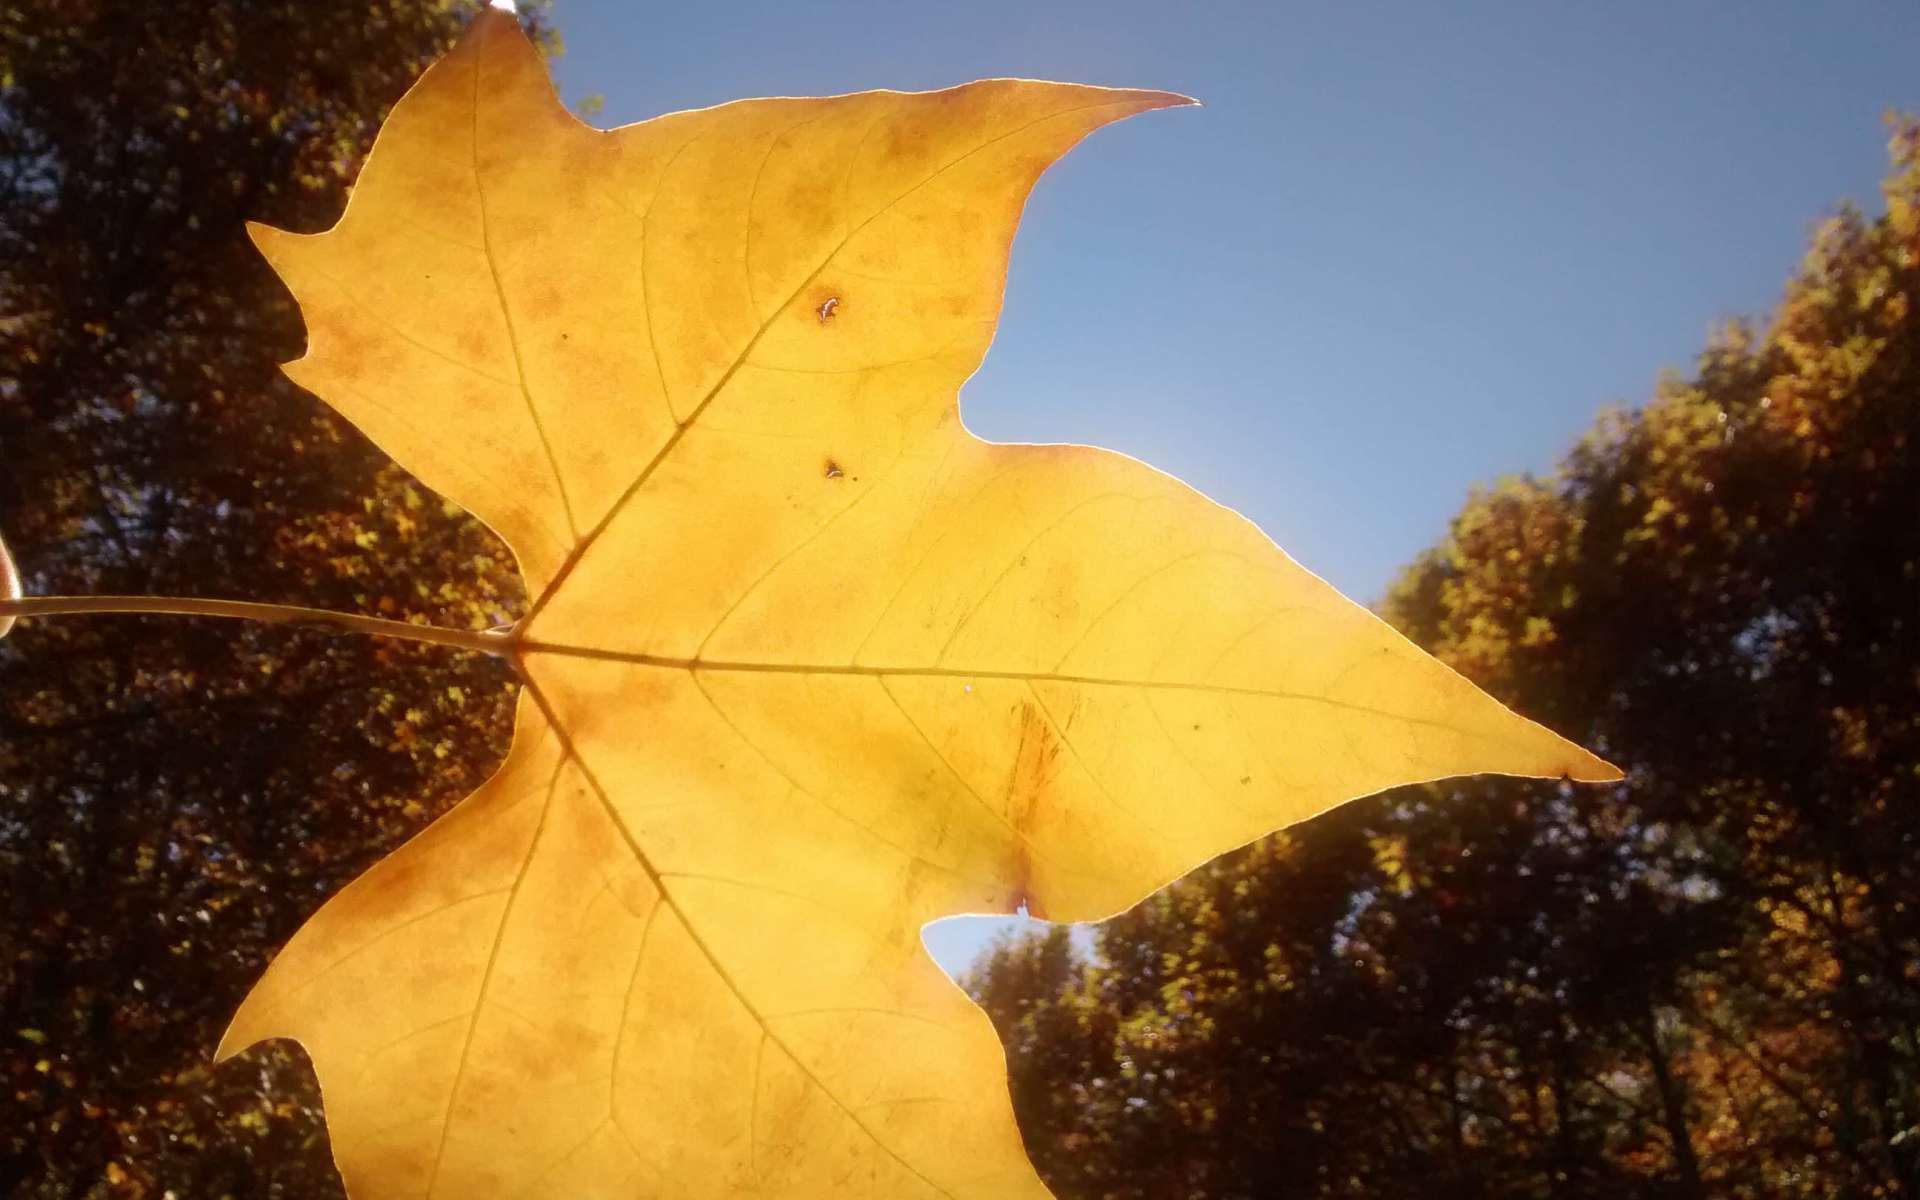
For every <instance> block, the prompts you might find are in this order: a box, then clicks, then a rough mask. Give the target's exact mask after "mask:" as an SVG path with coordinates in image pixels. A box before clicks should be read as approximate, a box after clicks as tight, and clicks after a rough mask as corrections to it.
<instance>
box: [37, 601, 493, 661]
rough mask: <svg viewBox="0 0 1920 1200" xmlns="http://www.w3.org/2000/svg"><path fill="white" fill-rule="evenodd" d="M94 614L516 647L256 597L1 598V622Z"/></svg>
mask: <svg viewBox="0 0 1920 1200" xmlns="http://www.w3.org/2000/svg"><path fill="white" fill-rule="evenodd" d="M91 613H166V614H170V615H173V616H183V617H230V618H236V619H239V620H245V621H264V622H266V623H267V624H269V625H294V626H299V627H302V628H306V629H324V630H327V631H329V632H333V633H357V634H361V635H363V636H366V637H389V638H399V639H401V640H404V641H409V642H429V643H431V644H433V645H436V646H452V647H454V648H455V649H457V650H471V651H475V652H477V653H480V654H493V655H498V656H501V657H505V656H507V655H508V654H509V653H510V652H511V651H512V649H513V641H514V638H513V630H512V629H450V628H448V627H446V626H444V625H415V624H412V623H411V622H408V621H389V620H386V619H384V618H381V617H363V616H360V615H359V614H357V613H343V612H334V611H333V610H331V609H326V608H303V607H301V606H299V605H294V604H260V603H256V602H254V601H251V600H206V599H200V598H198V597H193V596H29V597H25V598H21V599H14V598H8V597H4V596H0V625H4V624H11V619H12V618H14V617H58V616H75V615H84V614H91Z"/></svg>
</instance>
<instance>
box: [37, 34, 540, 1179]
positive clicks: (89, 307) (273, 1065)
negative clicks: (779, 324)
mask: <svg viewBox="0 0 1920 1200" xmlns="http://www.w3.org/2000/svg"><path fill="white" fill-rule="evenodd" d="M471 12H472V6H468V5H463V4H452V5H449V4H445V3H439V2H435V0H387V2H383V3H380V4H376V5H371V6H367V5H360V6H339V5H314V4H304V3H292V2H279V0H271V2H268V0H244V2H242V0H221V2H216V3H191V4H188V3H174V2H168V3H148V2H142V3H132V2H130V0H28V2H25V3H16V4H12V5H9V6H8V7H7V8H6V9H5V11H4V12H0V447H4V462H5V465H4V468H0V529H3V530H4V531H5V535H6V537H7V540H8V542H9V543H10V544H11V545H12V546H13V547H14V549H15V551H16V553H17V555H18V558H19V561H20V566H21V569H22V571H23V573H24V574H25V576H26V579H27V584H28V587H29V589H30V590H31V591H33V592H37V593H46V594H57V593H92V592H143V593H152V594H186V595H225V596H239V597H249V598H258V599H277V600H287V601H294V600H299V601H302V602H305V603H311V604H318V605H323V606H329V607H334V608H340V609H349V610H359V611H365V612H368V613H370V614H375V615H383V616H390V617H403V618H405V617H422V618H427V619H431V620H433V621H435V622H438V623H441V624H452V625H459V626H469V625H485V624H490V623H492V622H494V621H497V620H499V619H501V618H502V617H503V616H505V615H506V614H508V613H510V612H511V611H512V609H513V607H514V605H516V604H517V603H518V602H519V591H518V587H519V585H518V582H517V580H516V579H515V577H514V575H513V572H512V562H511V559H510V558H509V557H508V556H507V555H506V554H505V552H504V550H503V549H502V548H501V547H500V546H499V544H498V543H497V542H496V541H495V540H494V539H493V538H492V536H491V535H490V534H488V533H487V532H486V531H485V530H484V529H483V528H481V527H480V526H479V525H478V523H477V522H474V521H472V520H471V519H469V518H467V517H466V516H465V515H464V514H461V513H459V512H457V511H455V510H451V509H448V508H445V507H443V506H442V504H441V503H440V502H439V501H438V500H437V499H435V498H433V497H431V496H430V495H428V494H426V493H424V492H422V491H421V490H420V489H419V488H418V487H417V486H416V485H413V484H411V483H410V482H409V481H408V480H407V478H406V477H405V476H404V475H403V474H401V473H399V472H398V471H396V470H395V469H394V468H392V467H391V466H390V465H389V464H387V463H386V461H385V459H384V458H383V456H381V455H379V454H377V453H375V452H374V451H373V450H372V449H371V448H370V447H369V446H368V445H367V444H366V443H365V442H364V441H363V440H362V439H361V438H360V437H359V436H358V435H357V434H355V433H353V432H352V431H351V430H350V429H348V428H347V427H346V426H345V425H344V423H342V422H340V421H339V420H337V419H336V418H334V417H332V416H331V415H330V414H328V413H327V412H326V411H325V410H324V408H323V406H321V405H318V404H316V403H315V402H314V401H313V400H312V399H311V398H310V397H308V396H306V395H304V394H302V393H300V392H299V391H298V390H297V389H295V388H294V387H292V386H291V385H290V384H288V383H287V382H286V381H285V380H284V378H283V377H282V376H281V374H280V372H279V370H278V369H277V367H276V366H275V363H276V362H278V361H280V360H284V359H288V358H292V357H295V356H296V355H298V353H299V351H300V347H301V343H302V330H301V326H300V321H299V318H298V315H297V313H296V312H295V310H294V307H293V305H292V303H291V300H290V299H289V297H288V296H287V294H286V292H285V290H284V289H283V288H282V287H281V285H280V284H279V283H278V281H277V280H275V278H274V277H273V275H272V272H271V271H270V270H269V269H268V268H267V266H266V265H265V264H264V263H263V262H261V261H260V259H259V256H258V254H257V253H256V252H255V251H254V249H253V248H252V247H251V246H250V245H248V244H247V242H246V238H245V235H244V233H243V223H244V221H245V220H247V219H249V218H264V219H269V220H272V221H274V222H276V223H279V224H281V225H284V226H287V227H290V228H295V229H319V228H323V227H325V226H326V225H328V224H330V223H331V222H332V221H333V220H334V218H335V217H336V216H337V215H338V213H339V211H340V208H341V205H342V203H343V201H344V198H345V193H346V188H347V184H348V182H349V181H350V180H351V179H352V178H353V177H354V174H355V172H356V171H357V169H358V164H359V160H360V156H361V155H362V153H363V152H364V151H365V149H366V147H367V144H368V142H369V141H370V139H371V136H372V133H373V131H374V129H375V128H376V127H377V125H378V122H379V120H380V119H381V117H382V116H383V115H384V112H385V110H386V108H387V107H388V106H389V105H390V104H391V103H392V102H393V101H394V100H395V98H397V97H398V96H399V94H400V93H401V91H402V90H403V89H404V88H405V87H406V86H407V85H408V84H410V83H411V82H412V81H413V79H414V77H415V76H416V75H417V74H418V73H419V71H420V69H421V68H422V67H423V66H424V65H425V63H426V62H427V61H429V60H430V59H431V58H432V57H433V56H435V55H436V54H438V53H439V52H440V51H442V50H443V49H444V48H445V47H446V46H447V45H448V44H449V43H450V42H451V40H452V39H453V37H454V36H455V35H456V34H457V33H458V32H459V31H460V29H462V28H463V27H464V25H465V23H466V20H467V19H468V17H469V16H470V15H471ZM510 684H511V681H510V679H509V677H508V676H507V675H506V674H505V673H504V672H503V671H501V670H500V669H498V668H497V667H495V666H493V665H491V664H488V663H484V662H477V661H472V660H465V659H460V658H457V657H455V656H452V655H448V654H444V653H438V652H426V651H414V650H409V649H401V648H396V647H394V646H392V645H385V644H379V643H371V642H365V641H362V640H360V639H340V638H332V637H328V636H325V635H321V634H314V633H307V632H301V631H297V630H296V631H289V630H282V629H251V630H249V629H242V628H236V627H234V626H232V625H230V624H224V623H223V624H221V625H220V627H218V628H215V627H212V626H210V625H208V624H206V623H202V622H194V621H182V620H177V619H163V620H130V619H125V618H115V619H111V620H98V621H87V620H66V621H45V622H30V623H27V624H24V625H22V626H21V627H20V628H18V629H16V630H15V631H14V632H13V634H12V635H11V636H10V637H9V638H8V639H7V640H6V641H5V642H0V897H4V900H3V901H0V903H4V904H5V906H6V908H7V917H6V920H5V922H4V924H0V1073H3V1074H4V1080H5V1086H4V1091H0V1193H5V1194H9V1195H18V1196H47V1197H51V1196H104V1195H109V1194H111V1195H116V1196H118V1195H127V1196H135V1195H151V1196H158V1195H160V1194H161V1193H162V1192H163V1191H166V1190H167V1189H172V1190H173V1191H174V1192H175V1194H178V1195H194V1196H209V1197H212V1196H219V1195H223V1194H231V1195H248V1196H264V1195H280V1196H288V1197H305V1196H330V1195H337V1194H338V1183H337V1181H336V1180H335V1179H334V1177H333V1174H332V1171H331V1168H330V1166H329V1165H328V1160H327V1153H326V1147H325V1143H324V1140H323V1139H322V1138H321V1137H320V1135H319V1132H318V1131H319V1125H318V1119H317V1109H316V1104H317V1102H316V1099H315V1097H314V1095H313V1093H312V1091H311V1085H310V1083H304V1084H303V1083H302V1080H304V1079H307V1078H308V1077H307V1076H306V1075H305V1066H304V1064H303V1063H300V1062H298V1061H297V1060H296V1059H290V1058H288V1057H287V1056H285V1055H284V1054H267V1055H261V1056H255V1057H253V1058H251V1059H250V1060H249V1061H248V1062H247V1063H244V1064H236V1065H235V1066H233V1067H229V1068H226V1069H223V1070H221V1071H219V1072H212V1071H210V1069H209V1067H208V1065H207V1064H208V1061H209V1056H210V1051H211V1049H212V1047H213V1045H214V1043H215V1042H216V1041H217V1040H218V1037H219V1034H220V1030H221V1028H222V1026H223V1025H224V1024H225V1022H226V1021H227V1019H228V1018H229V1017H230V1015H231V1014H232V1011H233V1009H234V1007H235V1006H236V1005H237V1004H238V1003H239V1001H240V998H241V996H242V995H243V994H244V992H245V988H246V985H247V984H248V983H249V982H250V981H251V980H252V978H253V977H254V976H255V975H256V974H257V973H258V971H259V970H260V968H261V967H262V966H263V965H264V963H265V961H266V959H267V958H268V956H269V955H270V954H271V953H272V951H273V950H274V949H275V948H277V947H278V946H279V945H280V943H281V942H283V941H284V940H285V938H286V937H287V935H288V934H290V933H291V932H292V930H293V929H294V928H295V927H296V926H297V925H298V924H299V923H300V921H301V920H303V919H304V918H305V917H306V916H307V915H308V914H309V913H310V912H311V911H312V910H313V908H314V907H316V906H317V905H318V903H319V902H320V900H321V899H323V898H324V896H325V895H326V894H327V893H329V892H330V891H332V890H333V889H334V888H335V887H337V886H338V884H339V883H341V882H343V881H344V879H346V878H348V877H350V876H351V875H353V874H355V873H356V872H358V871H359V870H361V869H363V868H364V867H365V866H366V864H367V863H368V862H369V861H371V860H372V859H373V858H375V857H377V856H378V855H379V854H380V853H381V852H382V850H384V849H387V848H390V847H391V846H393V845H395V844H397V843H398V842H399V841H400V840H401V839H402V838H403V837H404V836H406V835H407V834H408V833H410V832H412V831H413V830H415V829H417V828H418V827H419V826H420V825H422V824H424V823H425V821H426V820H427V819H428V818H429V817H430V816H431V815H432V814H433V813H434V812H435V811H436V810H437V809H438V808H439V807H442V806H444V805H445V804H446V803H449V802H451V801H452V800H453V799H455V798H457V797H458V796H459V795H461V794H463V793H464V792H465V791H467V790H470V789H471V788H472V787H473V786H474V784H475V783H477V782H478V781H479V780H480V779H481V778H483V777H484V776H485V774H486V772H487V771H488V770H489V769H490V767H491V765H492V764H493V763H494V762H495V761H497V759H498V755H499V753H500V750H501V747H502V746H503V744H504V738H505V734H506V728H507V726H506V722H507V719H508V715H509V706H510V701H511V694H510ZM303 1088H304V1090H302V1089H303ZM289 1089H292V1090H289Z"/></svg>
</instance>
